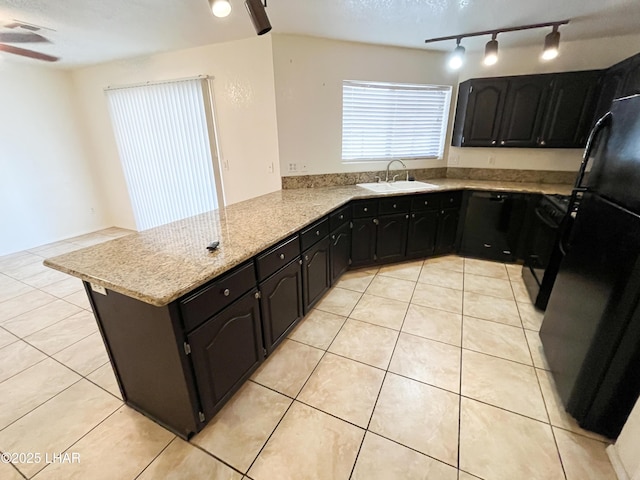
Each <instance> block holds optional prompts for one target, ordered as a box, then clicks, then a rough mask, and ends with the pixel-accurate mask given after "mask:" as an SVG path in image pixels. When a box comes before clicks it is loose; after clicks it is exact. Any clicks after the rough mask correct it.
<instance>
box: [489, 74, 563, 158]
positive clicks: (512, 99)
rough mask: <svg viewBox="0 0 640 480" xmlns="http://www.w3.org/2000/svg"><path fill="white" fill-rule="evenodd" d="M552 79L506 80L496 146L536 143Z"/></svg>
mask: <svg viewBox="0 0 640 480" xmlns="http://www.w3.org/2000/svg"><path fill="white" fill-rule="evenodd" d="M550 83H551V79H550V78H548V77H547V76H546V75H530V76H523V77H515V78H512V79H510V80H509V88H508V91H507V98H506V101H505V105H504V113H503V118H502V125H501V126H500V135H499V137H498V143H499V145H500V146H501V147H532V146H536V145H537V143H538V137H539V136H540V128H541V126H542V120H543V115H544V112H545V108H546V105H547V97H548V96H549V86H550Z"/></svg>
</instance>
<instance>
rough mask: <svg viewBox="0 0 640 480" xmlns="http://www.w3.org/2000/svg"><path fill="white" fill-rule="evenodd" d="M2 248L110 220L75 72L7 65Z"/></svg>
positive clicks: (0, 131)
mask: <svg viewBox="0 0 640 480" xmlns="http://www.w3.org/2000/svg"><path fill="white" fill-rule="evenodd" d="M0 105H1V106H2V109H1V110H0V112H1V113H0V172H1V174H0V225H1V227H0V228H1V229H2V235H1V236H0V255H4V254H8V253H12V252H16V251H20V250H24V249H27V248H31V247H34V246H36V245H42V244H45V243H49V242H53V241H56V240H61V239H63V238H68V237H72V236H75V235H79V234H83V233H87V232H89V231H93V230H97V229H99V228H102V227H105V226H107V224H106V223H105V218H104V216H103V211H102V208H101V201H100V199H99V196H98V195H97V193H96V191H95V188H94V181H93V177H92V174H91V171H90V167H89V165H88V164H87V162H86V155H85V151H84V147H83V142H82V139H81V136H80V134H79V131H78V125H79V122H78V117H77V111H76V109H75V106H74V100H73V90H72V86H71V79H70V76H69V74H68V73H66V72H63V71H57V70H52V69H48V68H43V67H35V66H31V65H26V64H21V63H14V62H11V61H10V60H6V61H5V62H4V63H2V64H1V65H0Z"/></svg>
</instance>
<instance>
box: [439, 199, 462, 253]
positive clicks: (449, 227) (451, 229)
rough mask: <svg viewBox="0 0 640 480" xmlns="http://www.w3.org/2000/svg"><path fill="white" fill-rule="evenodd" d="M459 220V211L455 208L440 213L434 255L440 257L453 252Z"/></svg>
mask: <svg viewBox="0 0 640 480" xmlns="http://www.w3.org/2000/svg"><path fill="white" fill-rule="evenodd" d="M459 219H460V210H459V209H457V208H445V209H443V210H441V211H440V214H439V215H438V229H437V232H436V248H435V253H436V254H438V255H440V254H443V253H452V252H454V251H455V249H456V234H457V232H458V220H459Z"/></svg>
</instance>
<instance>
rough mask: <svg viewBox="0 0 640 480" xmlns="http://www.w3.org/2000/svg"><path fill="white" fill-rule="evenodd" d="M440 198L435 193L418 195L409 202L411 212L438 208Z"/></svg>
mask: <svg viewBox="0 0 640 480" xmlns="http://www.w3.org/2000/svg"><path fill="white" fill-rule="evenodd" d="M440 204H441V196H440V195H439V194H437V193H430V194H428V195H418V196H416V197H413V199H412V200H411V211H412V212H422V211H425V210H431V209H434V210H435V209H437V208H440Z"/></svg>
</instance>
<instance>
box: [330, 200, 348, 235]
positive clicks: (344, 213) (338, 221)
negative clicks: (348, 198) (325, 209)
mask: <svg viewBox="0 0 640 480" xmlns="http://www.w3.org/2000/svg"><path fill="white" fill-rule="evenodd" d="M349 220H351V205H347V206H346V207H342V208H340V209H338V210H336V211H335V212H333V213H332V214H331V215H329V231H331V232H333V231H334V230H336V229H338V228H340V226H342V224H344V223H346V222H348V221H349Z"/></svg>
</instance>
